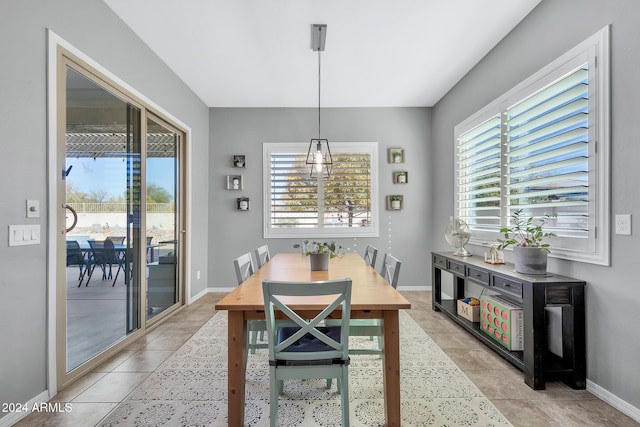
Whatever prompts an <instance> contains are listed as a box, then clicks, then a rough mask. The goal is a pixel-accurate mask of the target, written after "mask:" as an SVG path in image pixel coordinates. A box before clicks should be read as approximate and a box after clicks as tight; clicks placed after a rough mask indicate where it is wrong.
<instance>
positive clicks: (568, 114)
mask: <svg viewBox="0 0 640 427" xmlns="http://www.w3.org/2000/svg"><path fill="white" fill-rule="evenodd" d="M505 124H506V129H507V132H506V155H505V160H506V162H505V168H506V180H507V182H506V198H507V206H508V212H507V214H508V215H510V214H511V213H512V211H513V210H515V209H524V210H525V212H528V214H529V215H530V216H534V217H541V216H543V215H544V214H546V213H553V214H557V215H558V218H557V219H556V220H554V221H552V222H550V223H549V227H547V228H548V231H552V232H554V233H556V234H559V235H565V236H566V235H570V236H573V237H587V232H588V228H589V209H588V207H589V206H588V203H589V161H588V160H589V146H588V144H589V71H588V65H586V64H585V65H583V66H581V67H580V68H578V69H577V70H575V71H573V72H571V73H570V74H569V75H567V76H565V77H562V78H561V79H559V80H558V81H556V82H554V83H553V84H551V85H549V86H548V87H546V88H545V89H543V90H541V91H539V92H538V93H535V94H533V95H531V96H529V97H528V98H526V99H524V100H522V101H521V102H519V103H517V104H516V105H514V106H512V107H510V108H508V109H507V110H506V113H505Z"/></svg>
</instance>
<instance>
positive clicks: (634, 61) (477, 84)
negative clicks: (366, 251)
mask: <svg viewBox="0 0 640 427" xmlns="http://www.w3.org/2000/svg"><path fill="white" fill-rule="evenodd" d="M576 15H577V16H576ZM638 21H640V4H639V3H638V2H637V1H636V0H606V1H605V0H562V1H557V0H555V1H551V0H543V1H542V3H541V4H540V5H539V6H538V7H537V8H536V9H534V11H533V12H532V13H531V14H530V15H529V16H528V17H527V18H526V19H525V20H524V21H523V22H522V23H521V24H520V25H519V26H518V27H516V28H515V29H514V30H513V31H512V32H511V34H509V35H508V36H507V37H506V38H505V39H504V40H503V41H502V42H501V43H500V44H499V45H498V46H497V47H496V48H495V49H494V50H493V51H492V52H491V53H490V54H488V55H487V56H486V57H485V58H484V59H483V60H482V61H481V62H480V63H479V64H478V65H477V66H476V67H475V69H474V70H472V71H471V72H470V73H469V74H468V75H467V76H466V77H465V78H464V79H463V80H462V81H460V82H459V83H458V84H457V85H456V87H455V88H454V89H452V90H451V91H450V92H449V93H448V94H447V95H446V96H445V97H444V98H443V99H442V100H441V101H440V102H439V103H438V104H437V105H436V106H435V107H434V109H433V117H432V119H433V120H432V121H433V133H432V139H433V143H434V145H433V149H432V154H433V155H432V157H431V166H432V167H431V172H432V175H431V179H432V180H436V179H438V183H439V188H438V191H436V192H434V193H433V194H432V199H433V203H432V205H431V206H432V207H433V211H432V219H433V224H434V227H435V228H436V229H437V228H438V225H440V224H445V223H446V221H447V220H448V218H449V216H450V215H452V212H453V198H452V196H451V195H452V192H453V182H454V181H453V164H454V162H453V144H454V138H453V128H454V126H455V125H456V124H458V123H459V122H461V121H462V120H464V119H465V118H467V117H468V116H470V115H471V114H473V113H474V112H475V111H477V110H479V109H480V108H482V107H483V106H485V105H486V104H488V103H489V102H491V101H492V100H494V99H495V98H497V97H498V96H499V95H501V94H502V93H504V92H506V91H507V90H509V89H511V88H512V87H514V86H515V85H517V84H518V83H519V82H521V81H522V80H524V79H526V78H527V77H528V76H530V75H531V74H533V73H534V72H536V71H537V70H539V69H541V68H543V67H544V66H545V65H546V64H547V63H549V62H551V61H552V60H554V59H555V58H557V57H559V56H560V55H561V54H563V53H564V52H566V51H567V50H569V49H571V48H572V47H573V46H575V45H577V44H578V43H579V42H581V41H582V40H584V39H586V38H588V37H589V36H591V35H592V34H594V33H596V32H597V31H598V30H600V29H601V28H603V27H604V26H605V25H607V24H611V60H612V63H611V70H612V74H611V87H612V92H611V93H612V95H611V98H612V108H611V110H612V163H613V167H612V176H611V178H612V180H611V181H612V191H611V202H612V205H611V206H612V214H613V215H615V214H620V213H630V214H632V215H633V218H632V221H633V224H632V225H633V227H634V228H633V231H634V234H633V235H632V236H617V235H615V234H614V235H612V239H611V256H612V258H611V259H612V261H611V267H602V266H596V265H591V264H585V263H574V262H568V261H559V260H553V259H552V260H550V266H549V268H550V270H551V271H553V272H557V273H561V274H566V275H568V276H573V277H577V278H580V279H583V280H586V281H587V283H588V284H587V293H586V298H587V364H588V368H587V376H588V380H589V381H590V386H592V387H594V385H595V387H594V390H596V389H597V388H598V387H597V386H599V387H602V388H604V389H606V390H608V391H609V392H610V393H613V394H614V395H616V396H617V397H619V398H620V399H623V400H624V401H626V402H628V403H630V404H631V405H633V406H634V407H635V408H636V411H640V409H637V408H640V393H638V384H640V365H638V357H639V356H640V340H639V339H638V337H639V336H640V335H639V333H638V329H637V325H638V324H640V310H638V306H640V292H639V291H638V286H637V285H638V274H637V262H638V253H639V252H638V247H639V246H640V224H639V223H638V221H637V220H638V219H639V218H640V213H639V212H637V211H636V210H635V209H637V208H638V205H639V203H640V193H639V192H638V189H637V183H638V182H640V168H638V164H639V163H640V158H639V155H640V145H639V144H638V134H639V130H640V129H639V127H640V121H639V120H638V117H640V103H638V98H639V97H640V81H639V80H638V69H639V67H640V49H638V41H639V40H640V26H638ZM429 242H430V243H432V244H431V245H430V248H429V249H447V244H446V242H445V241H444V239H443V238H442V235H441V233H435V235H434V236H433V239H429ZM475 252H476V253H478V254H482V253H483V252H484V249H483V248H475Z"/></svg>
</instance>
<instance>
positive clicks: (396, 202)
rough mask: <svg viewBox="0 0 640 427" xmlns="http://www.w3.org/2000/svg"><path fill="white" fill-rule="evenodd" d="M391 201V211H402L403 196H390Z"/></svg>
mask: <svg viewBox="0 0 640 427" xmlns="http://www.w3.org/2000/svg"><path fill="white" fill-rule="evenodd" d="M389 201H390V202H391V209H400V208H401V203H402V195H400V194H394V195H393V196H389Z"/></svg>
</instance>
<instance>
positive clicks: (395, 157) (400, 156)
mask: <svg viewBox="0 0 640 427" xmlns="http://www.w3.org/2000/svg"><path fill="white" fill-rule="evenodd" d="M389 163H391V164H400V163H404V149H402V148H389Z"/></svg>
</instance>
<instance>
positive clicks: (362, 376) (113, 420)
mask: <svg viewBox="0 0 640 427" xmlns="http://www.w3.org/2000/svg"><path fill="white" fill-rule="evenodd" d="M400 331H401V333H400V341H401V342H400V355H401V356H400V365H401V374H400V375H401V377H400V384H401V393H402V394H401V396H402V407H401V414H402V425H403V426H509V425H511V424H510V423H509V422H508V421H507V420H506V419H505V418H504V416H503V415H502V414H501V413H500V412H499V411H498V410H497V409H496V408H495V407H494V406H493V404H491V402H489V400H488V399H487V398H486V397H484V395H483V394H482V393H481V392H480V390H478V389H477V388H476V387H475V386H474V385H473V383H471V381H470V380H469V379H468V378H467V377H466V376H465V375H464V374H463V373H462V371H460V369H459V368H458V367H457V366H456V365H455V364H454V363H453V362H452V361H451V359H449V358H448V357H447V355H446V354H445V353H444V352H443V351H442V350H441V349H440V348H439V347H438V346H437V345H436V344H435V343H434V342H433V341H432V340H431V338H430V337H429V336H428V335H427V334H426V333H425V332H424V331H423V330H422V329H421V328H420V327H419V326H418V325H417V324H416V323H415V322H414V320H413V319H412V318H411V317H410V316H409V315H408V314H407V313H406V312H404V311H401V312H400ZM349 344H350V345H351V346H352V347H360V348H362V347H371V346H376V345H377V344H376V341H375V340H374V341H370V340H369V339H368V338H366V337H364V338H363V337H354V338H352V339H351V341H350V343H349ZM226 347H227V313H226V312H220V313H218V314H216V315H215V316H214V317H212V318H211V320H209V321H208V322H207V323H206V324H205V325H204V326H203V327H202V328H201V329H200V330H199V331H198V332H197V333H196V334H194V336H193V337H192V338H191V339H190V340H189V341H187V342H186V343H185V344H184V345H183V346H182V347H181V348H180V349H179V350H178V351H177V352H176V353H175V354H174V355H172V356H171V357H170V358H169V359H167V360H166V361H165V362H164V363H163V364H162V365H161V366H160V367H159V368H158V369H157V370H156V371H155V372H154V373H153V374H151V375H150V376H149V378H147V379H146V380H145V381H144V382H143V383H142V384H140V386H139V387H138V388H137V389H136V390H134V391H133V393H131V395H130V396H129V397H128V399H127V400H125V401H124V402H122V403H121V404H120V405H118V406H117V407H116V408H115V409H114V410H113V411H112V412H111V414H109V416H107V417H106V418H105V420H104V421H103V422H102V423H101V424H100V426H115V425H117V426H152V425H153V426H190V427H191V426H226V425H227V400H226V394H227V371H226V368H227V348H226ZM349 389H350V390H349V401H350V409H351V425H352V426H381V425H384V403H383V389H382V362H381V360H380V358H379V357H377V356H370V355H354V356H352V357H351V365H350V366H349ZM279 418H280V420H279V421H280V424H281V425H287V426H305V427H306V426H339V425H340V395H339V393H338V392H337V390H336V386H335V381H334V384H333V386H332V388H331V389H326V388H325V380H307V381H300V380H297V381H293V380H292V381H288V380H287V381H285V384H284V395H283V396H281V397H280V404H279ZM245 422H246V424H247V425H250V426H268V425H269V369H268V360H267V350H266V349H264V350H262V349H261V350H258V351H257V352H256V354H255V355H249V360H248V364H247V386H246V405H245Z"/></svg>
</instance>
